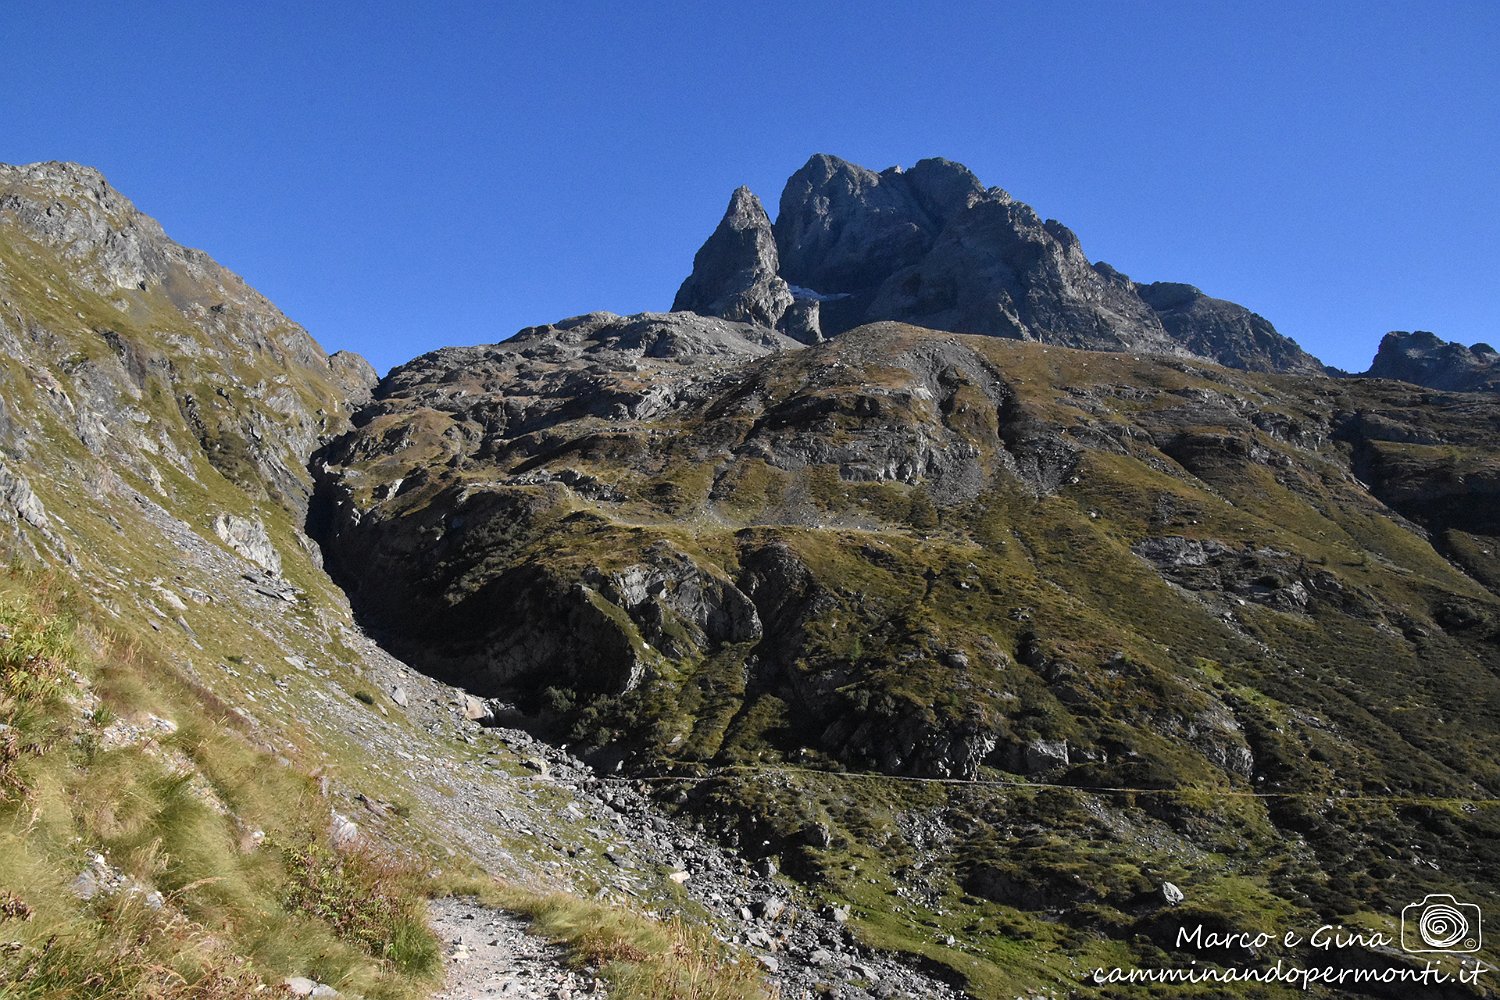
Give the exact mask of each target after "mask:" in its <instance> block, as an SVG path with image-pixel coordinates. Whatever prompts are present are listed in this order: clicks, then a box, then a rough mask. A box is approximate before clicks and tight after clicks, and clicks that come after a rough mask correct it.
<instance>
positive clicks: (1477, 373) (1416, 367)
mask: <svg viewBox="0 0 1500 1000" xmlns="http://www.w3.org/2000/svg"><path fill="white" fill-rule="evenodd" d="M1365 375H1367V376H1369V377H1371V378H1393V379H1399V380H1401V381H1402V382H1410V383H1412V384H1413V385H1423V386H1427V387H1428V388H1430V389H1444V390H1448V391H1450V392H1500V353H1497V352H1496V351H1495V349H1494V348H1493V347H1491V346H1490V345H1489V344H1485V343H1479V344H1474V345H1473V346H1471V347H1465V346H1464V345H1462V344H1459V343H1455V342H1453V341H1448V340H1443V339H1442V338H1441V337H1439V336H1437V334H1434V333H1430V332H1428V331H1426V330H1417V331H1414V332H1411V333H1408V332H1406V331H1402V330H1396V331H1392V332H1391V333H1388V334H1386V335H1385V337H1384V338H1382V339H1381V341H1380V348H1379V350H1378V351H1377V352H1376V354H1375V360H1374V362H1373V363H1372V364H1371V365H1370V370H1369V371H1367V372H1365Z"/></svg>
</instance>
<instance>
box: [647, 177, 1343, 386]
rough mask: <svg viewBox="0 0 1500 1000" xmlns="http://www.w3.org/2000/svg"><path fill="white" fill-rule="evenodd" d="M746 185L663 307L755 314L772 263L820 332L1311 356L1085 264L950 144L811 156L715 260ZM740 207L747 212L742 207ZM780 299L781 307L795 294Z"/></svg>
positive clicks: (1230, 315) (1277, 359)
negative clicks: (907, 165)
mask: <svg viewBox="0 0 1500 1000" xmlns="http://www.w3.org/2000/svg"><path fill="white" fill-rule="evenodd" d="M750 198H753V196H752V195H750V194H749V192H748V191H746V190H745V189H741V192H737V193H736V196H735V201H734V202H733V203H732V204H731V206H730V215H729V216H726V219H725V222H724V223H722V224H721V226H720V229H719V230H718V231H716V233H715V234H714V236H713V237H712V238H711V239H710V240H709V243H708V244H706V245H705V246H704V249H703V251H700V253H699V256H698V258H697V259H695V261H694V270H693V274H692V275H691V276H690V277H689V278H688V280H687V282H686V283H685V284H684V286H683V292H681V293H679V295H678V299H677V302H676V303H675V304H674V306H673V308H674V309H688V310H692V311H695V312H702V313H706V314H708V315H715V316H724V317H726V318H729V319H740V318H751V317H749V315H748V314H747V313H746V312H745V308H744V306H743V305H742V304H741V298H740V297H741V296H743V295H744V294H745V293H744V291H743V289H745V288H747V287H752V286H753V287H756V288H758V289H762V290H761V291H758V292H756V293H754V295H755V296H756V297H759V298H762V299H764V298H765V297H766V295H767V294H769V289H770V288H772V287H773V283H772V281H771V276H773V275H779V277H780V278H781V279H784V283H785V284H786V285H788V286H789V287H790V292H791V295H792V296H793V298H792V300H791V301H792V302H795V303H797V304H798V305H799V307H800V308H801V309H804V310H810V309H813V308H816V309H817V310H818V312H819V328H820V330H821V332H823V333H824V334H830V335H831V334H836V333H840V332H843V331H845V330H848V329H850V328H852V327H854V326H858V325H860V324H862V323H869V322H872V321H877V320H897V321H900V322H904V323H911V324H913V325H916V326H923V327H928V328H931V329H937V330H951V331H954V332H956V333H977V334H985V335H989V336H999V337H1009V338H1013V339H1018V340H1036V341H1041V342H1044V343H1049V344H1057V345H1061V346H1067V347H1081V348H1088V349H1092V350H1105V351H1121V352H1126V353H1137V354H1159V355H1188V354H1192V355H1196V356H1198V357H1202V358H1208V359H1210V360H1213V361H1216V362H1218V363H1220V364H1224V365H1228V366H1230V367H1234V368H1242V369H1246V370H1250V371H1295V372H1307V373H1314V372H1321V371H1322V366H1321V365H1320V364H1319V363H1318V362H1317V360H1316V359H1314V358H1312V357H1311V356H1310V355H1308V354H1307V353H1306V352H1304V351H1302V350H1301V348H1299V347H1297V345H1296V344H1295V342H1293V341H1292V340H1290V339H1289V338H1287V337H1283V336H1282V335H1281V334H1279V333H1277V332H1276V330H1275V328H1274V327H1272V326H1271V324H1270V323H1269V322H1268V321H1266V320H1265V319H1264V318H1262V317H1260V316H1257V315H1255V314H1254V313H1251V312H1250V311H1249V310H1247V309H1244V308H1243V307H1241V306H1236V305H1234V304H1233V303H1230V302H1224V301H1221V300H1218V299H1211V298H1208V297H1207V296H1204V295H1203V294H1202V293H1201V292H1199V291H1198V290H1197V289H1194V288H1191V287H1190V286H1185V285H1154V286H1139V285H1136V284H1134V283H1132V282H1131V281H1130V280H1129V279H1127V278H1125V277H1124V276H1123V275H1120V274H1119V273H1118V272H1116V271H1115V270H1114V269H1112V268H1110V267H1108V266H1107V265H1094V264H1091V263H1090V262H1089V260H1088V258H1087V257H1085V256H1084V254H1083V250H1082V247H1081V246H1080V244H1079V242H1078V238H1077V237H1076V236H1075V235H1074V234H1073V232H1072V231H1071V230H1069V229H1068V228H1067V227H1066V226H1064V225H1062V224H1061V223H1059V222H1056V221H1053V220H1051V219H1047V220H1043V219H1042V218H1041V217H1040V216H1038V215H1037V214H1036V213H1035V212H1034V211H1032V209H1031V208H1030V207H1028V206H1026V205H1024V204H1022V203H1020V202H1017V201H1015V200H1014V199H1012V198H1011V197H1010V195H1009V194H1007V193H1006V192H1004V191H1002V190H1001V189H999V188H985V187H984V186H983V185H982V184H980V182H979V180H978V178H976V177H975V176H974V175H973V173H971V172H970V171H969V170H968V169H967V168H965V167H963V166H961V165H959V164H956V163H952V162H950V161H947V160H940V159H931V160H922V161H921V162H919V163H918V164H917V165H916V166H914V167H912V168H911V169H910V170H902V169H900V168H895V167H893V168H891V169H889V170H885V171H883V172H881V173H875V172H874V171H871V170H866V169H865V168H863V167H859V166H855V165H854V164H852V163H847V162H845V161H843V160H840V159H838V158H837V157H833V156H827V155H824V154H819V155H817V156H814V157H813V158H812V159H811V160H809V161H808V162H807V164H806V165H805V166H804V167H803V168H802V169H801V170H799V171H797V172H796V173H795V174H793V175H792V177H791V178H790V179H789V180H788V181H787V184H786V188H785V190H784V191H783V192H782V195H781V204H780V213H779V215H778V216H777V219H776V222H775V225H774V227H772V231H773V232H774V235H775V244H776V246H775V253H774V254H772V253H771V252H770V248H769V247H768V246H766V244H765V239H764V234H765V232H766V226H767V222H766V221H765V220H763V219H761V220H759V221H758V223H757V228H756V229H755V232H757V233H758V234H761V235H760V236H759V237H758V238H757V241H756V243H757V246H759V247H761V249H760V250H759V251H758V252H757V253H755V254H750V255H748V256H747V257H746V259H747V260H750V259H753V261H754V268H752V269H748V270H747V269H745V268H744V267H743V265H741V264H738V263H736V264H734V265H733V267H732V268H728V269H727V270H726V265H725V264H724V263H723V261H724V260H726V259H728V258H727V257H726V253H725V249H724V248H725V245H726V241H727V239H728V237H727V236H726V227H729V229H728V230H727V231H728V232H738V231H745V230H744V224H742V223H734V222H733V219H734V218H735V217H736V213H737V208H736V206H744V205H748V202H747V199H750ZM756 208H758V203H757V204H756ZM742 214H747V217H754V218H758V217H756V216H755V213H754V212H750V211H748V209H744V210H743V212H742ZM731 274H732V275H734V276H732V277H731ZM751 274H755V275H759V277H755V278H754V279H753V280H752V278H751V277H750V275H751ZM775 287H776V288H778V289H779V286H775ZM690 289H691V292H692V294H688V292H689V290H690ZM777 294H778V295H779V291H778V292H777ZM776 301H777V303H778V309H779V310H780V311H779V312H778V314H777V317H776V320H777V321H779V320H781V318H782V317H783V316H785V315H786V314H787V309H788V308H791V307H782V306H780V303H781V302H783V301H786V300H785V299H780V298H778V299H776ZM804 303H805V305H803V304H804ZM761 312H764V310H761ZM767 325H775V324H774V322H773V323H770V324H767ZM798 339H803V340H808V341H809V342H812V340H813V339H814V338H809V337H799V338H798Z"/></svg>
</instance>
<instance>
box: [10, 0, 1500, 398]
mask: <svg viewBox="0 0 1500 1000" xmlns="http://www.w3.org/2000/svg"><path fill="white" fill-rule="evenodd" d="M234 6H236V5H229V4H204V3H167V2H160V3H150V4H139V5H126V4H119V3H116V2H108V3H105V2H94V3H86V2H79V3H68V4H46V3H28V4H14V5H10V6H9V9H8V10H7V11H6V14H5V16H4V19H3V21H0V84H3V92H4V93H5V95H6V97H5V102H4V104H5V111H4V114H3V119H4V125H3V127H0V161H5V162H29V161H32V160H42V159H69V160H78V161H82V162H85V163H89V164H92V165H94V166H97V167H99V168H100V169H102V170H103V171H104V172H105V174H106V176H108V177H109V179H110V180H111V181H112V182H113V183H114V184H115V186H116V187H118V188H120V189H121V190H122V191H124V192H125V193H126V194H127V195H129V196H130V197H131V198H133V199H134V200H135V201H136V203H137V204H138V205H140V206H141V207H142V208H143V209H144V210H145V211H147V212H149V213H150V214H152V215H154V216H156V217H157V218H158V219H160V220H161V222H162V223H163V225H164V226H165V227H166V228H167V231H168V233H170V234H171V235H172V236H173V237H175V238H176V239H178V240H179V241H181V242H184V243H187V244H189V245H193V246H198V247H202V248H203V249H205V250H207V251H209V252H210V253H211V254H213V255H214V256H215V257H216V258H218V259H219V260H220V261H222V262H223V263H225V264H226V265H228V266H229V267H231V268H233V269H234V270H236V271H238V272H240V273H241V274H243V275H244V276H245V277H246V278H247V279H248V280H249V281H250V282H251V284H253V285H255V286H256V287H258V288H259V289H260V290H261V291H263V292H265V293H266V294H267V295H268V296H270V298H271V299H272V300H273V301H275V302H276V303H277V304H278V305H280V306H281V307H282V308H283V309H284V310H285V311H286V312H287V313H288V314H289V315H291V316H292V317H293V318H294V319H296V320H298V321H299V322H301V323H303V324H304V325H306V326H307V328H308V329H309V330H311V331H312V333H313V334H314V336H316V337H317V338H318V339H319V340H320V341H321V342H322V343H323V344H324V346H326V347H328V348H329V349H330V350H333V349H339V348H350V349H354V350H358V351H360V352H362V353H364V354H365V355H366V356H368V357H369V358H370V359H371V361H373V362H374V363H375V365H376V366H377V367H378V368H380V369H381V370H385V369H386V368H388V367H390V366H391V365H393V364H396V363H399V362H401V361H404V360H406V359H408V358H410V357H412V356H414V355H416V354H418V353H421V352H422V351H425V350H429V349H432V348H435V347H438V346H442V345H446V344H467V343H481V342H489V341H495V340H499V339H503V338H504V337H506V336H509V335H510V334H511V333H513V332H515V331H516V330H517V329H519V328H520V327H523V326H526V325H529V324H534V323H544V322H548V321H551V320H555V319H559V318H561V317H564V316H568V315H573V314H577V313H580V312H586V311H589V310H592V309H609V310H613V311H616V312H633V311H638V310H643V309H665V308H667V307H668V306H669V305H670V303H671V301H672V295H673V293H674V292H675V291H676V288H677V285H678V283H679V282H680V281H681V280H682V278H683V277H684V276H685V275H686V273H687V271H688V269H689V268H690V267H691V263H692V256H693V252H694V251H695V250H696V249H697V247H698V246H699V244H700V243H701V242H702V241H703V239H704V238H705V237H706V236H707V235H708V233H709V232H710V231H711V230H712V228H713V226H714V225H715V224H716V223H717V221H718V218H719V215H720V213H721V212H722V211H723V209H724V206H725V204H726V202H727V201H728V198H729V194H730V192H731V190H733V188H734V187H735V186H736V185H738V184H741V183H745V184H749V185H750V186H751V187H752V189H754V190H755V191H756V192H757V193H758V194H760V195H761V197H762V198H763V199H764V200H765V201H766V202H767V204H768V207H769V208H770V209H771V211H772V212H773V214H774V211H775V208H774V206H775V202H776V199H777V197H778V196H779V194H780V191H781V185H782V183H783V182H784V181H785V179H786V177H787V175H789V174H790V173H791V172H792V171H794V170H795V169H796V168H797V167H799V166H800V165H801V164H802V163H803V162H804V161H805V160H806V159H807V157H808V156H809V155H810V154H811V153H814V152H829V153H835V154H837V155H840V156H843V157H844V158H846V159H849V160H853V161H854V162H857V163H862V164H864V165H866V166H870V167H874V168H877V169H879V168H883V167H886V166H890V165H892V164H896V163H901V164H911V163H913V162H915V161H916V160H918V159H920V158H922V157H924V156H933V155H940V156H946V157H948V158H950V159H955V160H959V161H962V162H964V163H967V164H968V165H969V166H970V167H971V168H973V169H974V170H975V172H976V173H978V174H979V176H980V178H981V179H982V180H983V181H985V182H986V183H988V184H996V185H999V186H1001V187H1004V188H1006V189H1007V190H1009V191H1010V192H1011V193H1012V194H1013V195H1015V196H1016V197H1018V198H1020V199H1022V200H1024V201H1027V202H1029V203H1031V204H1032V205H1033V206H1034V207H1035V208H1036V209H1037V210H1038V211H1039V212H1040V213H1041V214H1042V215H1043V216H1047V217H1052V218H1057V219H1060V220H1062V221H1063V222H1064V223H1066V224H1068V225H1069V226H1071V227H1072V228H1073V229H1074V230H1075V231H1076V232H1077V233H1078V234H1079V237H1080V238H1081V240H1082V242H1083V247H1084V250H1085V252H1086V253H1088V254H1089V255H1090V257H1091V258H1093V259H1095V260H1100V259H1102V260H1107V261H1109V262H1110V263H1111V264H1113V265H1115V266H1116V267H1118V268H1120V269H1121V270H1123V271H1125V272H1127V273H1129V274H1130V275H1132V276H1133V277H1135V278H1137V279H1138V280H1178V281H1187V282H1191V283H1193V284H1196V285H1198V286H1200V287H1201V288H1203V289H1204V290H1205V291H1207V292H1209V293H1210V294H1213V295H1217V296H1220V297H1223V298H1229V299H1234V300H1235V301H1239V302H1242V303H1243V304H1245V305H1247V306H1249V307H1251V308H1252V309H1255V310H1256V311H1258V312H1260V313H1262V314H1264V315H1265V316H1267V317H1268V318H1270V319H1271V320H1272V321H1273V322H1274V323H1276V325H1277V326H1278V327H1279V328H1280V329H1281V330H1282V331H1283V332H1284V333H1288V334H1290V335H1292V336H1294V337H1296V338H1297V339H1298V340H1300V341H1301V342H1302V344H1303V345H1304V346H1305V347H1307V348H1308V349H1309V350H1311V351H1312V352H1313V353H1315V354H1317V355H1319V356H1320V357H1322V358H1323V359H1324V360H1325V361H1328V362H1330V363H1332V364H1336V365H1339V366H1342V367H1345V368H1350V369H1356V370H1358V369H1363V368H1364V367H1366V366H1367V364H1368V361H1369V358H1370V356H1371V355H1372V354H1373V352H1374V349H1375V346H1376V343H1377V342H1378V340H1379V338H1380V336H1381V335H1382V334H1383V333H1384V332H1385V331H1387V330H1391V329H1412V328H1422V329H1430V330H1433V331H1434V332H1436V333H1438V334H1439V335H1441V336H1443V337H1446V338H1449V339H1455V340H1461V341H1463V342H1465V343H1471V342H1473V341H1476V340H1488V341H1492V342H1493V341H1497V340H1500V305H1497V295H1496V293H1497V291H1500V183H1497V180H1500V55H1497V53H1500V3H1494V2H1490V0H1476V2H1468V3H1464V2H1438V3H1421V4H1417V3H1412V4H1404V3H1378V2H1360V3H1353V2H1349V3H1322V4H1300V5H1293V4H1263V3H1255V2H1242V3H1183V4H1177V3H1151V4H1146V3H1123V2H1122V3H1104V2H1089V3H1041V2H1038V3H1017V4H1005V5H1001V4H956V3H954V4H932V3H929V4H894V3H862V4H855V3H822V4H819V3H811V4H809V3H796V4H792V3H787V4H774V3H769V4H737V5H729V4H699V3H691V4H690V3H683V4H680V5H673V4H655V3H642V4H623V3H580V4H569V5H562V4H535V5H522V4H513V3H498V2H497V3H478V2H474V3H454V4H436V3H435V4H414V3H400V4H397V3H351V2H345V3H332V2H330V3H318V4H308V3H259V4H254V5H250V4H247V5H238V6H243V7H244V8H245V9H244V10H234V9H231V8H232V7H234Z"/></svg>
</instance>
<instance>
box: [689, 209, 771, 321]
mask: <svg viewBox="0 0 1500 1000" xmlns="http://www.w3.org/2000/svg"><path fill="white" fill-rule="evenodd" d="M777 270H778V261H777V257H776V237H775V236H774V235H773V234H772V232H771V220H770V218H769V217H768V216H767V215H766V210H765V207H764V206H762V205H761V203H760V199H759V198H757V197H756V196H755V195H754V194H752V193H751V191H750V189H749V188H747V187H740V188H738V189H736V190H735V192H734V194H733V195H732V196H731V197H730V199H729V207H728V208H727V209H726V210H725V211H724V218H723V219H722V220H721V221H720V222H719V226H718V228H717V229H715V230H714V233H713V235H712V236H710V237H709V238H708V242H707V243H705V244H703V248H702V249H701V250H699V251H698V253H697V255H696V256H695V257H694V258H693V273H692V274H690V275H688V278H687V280H686V281H684V282H683V283H682V287H681V288H679V289H678V291H677V298H676V299H675V300H674V301H673V302H672V309H673V311H674V312H677V311H682V312H697V313H703V314H706V315H710V316H719V317H722V318H724V319H728V320H734V321H744V322H749V323H758V324H760V325H761V326H768V327H773V328H774V327H775V326H776V325H777V324H778V323H779V322H780V321H781V317H782V315H783V314H784V313H785V312H786V311H787V308H788V307H789V306H790V305H791V304H792V293H791V291H790V290H789V289H788V288H787V283H786V282H785V281H784V280H782V278H781V277H780V276H779V275H778V274H777Z"/></svg>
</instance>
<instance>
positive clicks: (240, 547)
mask: <svg viewBox="0 0 1500 1000" xmlns="http://www.w3.org/2000/svg"><path fill="white" fill-rule="evenodd" d="M213 527H214V534H216V535H218V536H219V540H220V541H222V542H223V543H224V544H225V545H227V546H229V547H230V548H231V549H233V550H234V551H235V552H236V553H238V554H239V555H241V556H243V557H244V558H245V559H248V560H249V561H250V562H253V563H255V564H256V565H257V566H259V567H260V568H261V569H264V570H265V571H266V572H268V573H270V574H271V575H272V576H280V575H281V553H280V552H277V551H276V546H274V545H272V544H271V537H270V536H269V535H267V534H266V526H265V525H264V524H262V523H261V522H260V520H259V519H258V518H247V517H236V516H235V515H233V514H220V515H219V516H218V517H216V518H214V524H213Z"/></svg>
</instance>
